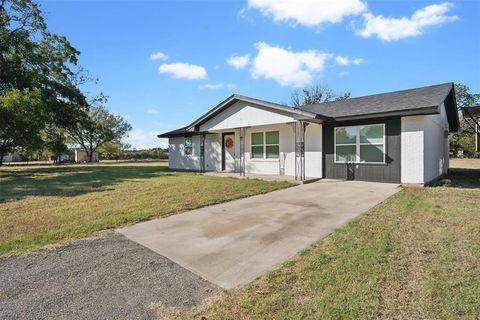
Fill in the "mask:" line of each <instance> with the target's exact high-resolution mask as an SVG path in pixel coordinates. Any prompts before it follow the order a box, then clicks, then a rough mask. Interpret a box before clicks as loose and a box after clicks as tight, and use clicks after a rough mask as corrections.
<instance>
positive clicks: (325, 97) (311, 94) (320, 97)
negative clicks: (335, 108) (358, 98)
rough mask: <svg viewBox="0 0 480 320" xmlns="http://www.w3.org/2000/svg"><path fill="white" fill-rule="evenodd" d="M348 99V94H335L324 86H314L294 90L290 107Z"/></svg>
mask: <svg viewBox="0 0 480 320" xmlns="http://www.w3.org/2000/svg"><path fill="white" fill-rule="evenodd" d="M348 98H350V92H346V93H343V94H336V93H334V92H333V91H332V90H331V89H330V88H328V87H326V86H320V85H316V86H313V87H310V88H305V89H302V90H295V91H293V92H292V95H291V97H290V105H291V106H292V107H294V108H300V107H303V106H306V105H310V104H315V103H322V102H328V101H335V100H345V99H348Z"/></svg>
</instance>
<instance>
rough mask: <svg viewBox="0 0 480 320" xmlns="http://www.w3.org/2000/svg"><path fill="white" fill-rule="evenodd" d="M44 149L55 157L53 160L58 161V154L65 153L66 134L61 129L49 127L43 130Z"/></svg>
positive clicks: (66, 150) (66, 148) (66, 149)
mask: <svg viewBox="0 0 480 320" xmlns="http://www.w3.org/2000/svg"><path fill="white" fill-rule="evenodd" d="M44 143H45V151H46V152H47V153H48V154H50V155H53V156H54V157H55V160H54V161H55V162H59V161H60V159H59V158H60V156H61V155H63V154H65V153H67V152H68V151H69V150H68V147H67V143H66V135H65V132H64V131H63V130H62V129H59V128H57V127H50V128H48V129H47V130H46V131H45V137H44Z"/></svg>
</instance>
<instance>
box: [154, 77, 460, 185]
mask: <svg viewBox="0 0 480 320" xmlns="http://www.w3.org/2000/svg"><path fill="white" fill-rule="evenodd" d="M458 126H459V120H458V111H457V105H456V100H455V91H454V86H453V83H445V84H439V85H432V86H428V87H422V88H416V89H409V90H402V91H396V92H389V93H380V94H375V95H370V96H364V97H358V98H351V99H346V100H339V101H332V102H325V103H320V104H313V105H307V106H304V107H301V108H291V107H288V106H285V105H281V104H277V103H272V102H268V101H263V100H259V99H254V98H249V97H245V96H240V95H236V94H234V95H232V96H230V97H229V98H227V99H226V100H224V101H223V102H221V103H220V104H218V105H217V106H215V107H214V108H213V109H211V110H210V111H208V112H207V113H206V114H204V115H203V116H201V117H200V118H198V119H197V120H195V121H193V122H192V123H191V124H190V125H188V126H186V127H183V128H180V129H177V130H174V131H170V132H167V133H164V134H160V135H158V137H159V138H168V139H169V167H170V168H172V169H183V170H197V171H202V172H203V171H230V172H238V173H239V174H240V175H242V174H243V175H244V174H245V173H255V174H272V175H290V176H295V177H296V178H297V179H300V180H305V179H308V178H334V179H356V180H363V181H379V182H393V183H403V184H422V185H423V184H427V183H430V182H432V181H434V180H435V179H437V178H438V177H440V176H442V175H444V174H446V173H447V170H448V155H449V143H448V133H449V132H452V131H457V130H458Z"/></svg>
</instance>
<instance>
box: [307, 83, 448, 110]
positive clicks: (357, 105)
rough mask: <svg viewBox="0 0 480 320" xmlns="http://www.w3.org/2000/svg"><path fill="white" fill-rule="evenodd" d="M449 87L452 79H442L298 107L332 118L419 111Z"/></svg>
mask: <svg viewBox="0 0 480 320" xmlns="http://www.w3.org/2000/svg"><path fill="white" fill-rule="evenodd" d="M452 88H453V84H452V83H444V84H439V85H433V86H429V87H422V88H415V89H408V90H401V91H394V92H387V93H380V94H374V95H371V96H364V97H358V98H351V99H347V100H340V101H332V102H324V103H320V104H313V105H308V106H305V107H302V109H304V110H307V111H311V112H315V113H318V114H322V115H324V116H327V117H332V118H334V119H338V118H342V117H355V116H366V115H369V114H372V115H373V114H384V113H385V114H388V113H393V112H402V113H403V112H406V111H418V112H419V113H421V111H422V110H424V109H433V108H436V107H438V106H439V105H440V104H441V103H442V102H443V101H444V100H445V99H446V97H447V95H448V94H449V93H450V91H451V90H452Z"/></svg>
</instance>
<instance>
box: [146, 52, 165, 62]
mask: <svg viewBox="0 0 480 320" xmlns="http://www.w3.org/2000/svg"><path fill="white" fill-rule="evenodd" d="M167 59H168V56H167V55H166V54H165V53H163V52H160V51H158V52H154V53H152V54H151V55H150V60H161V61H165V60H167Z"/></svg>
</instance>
